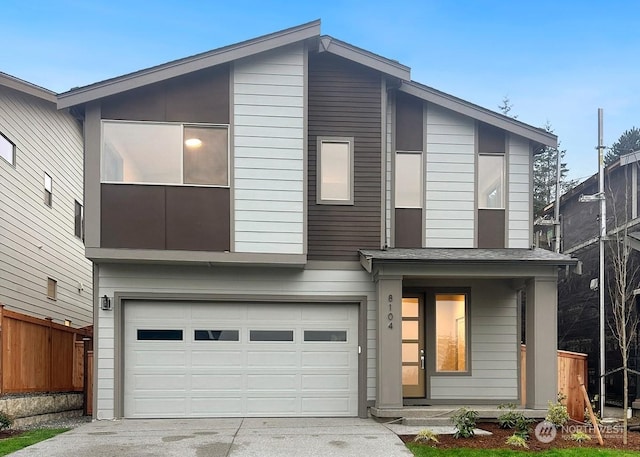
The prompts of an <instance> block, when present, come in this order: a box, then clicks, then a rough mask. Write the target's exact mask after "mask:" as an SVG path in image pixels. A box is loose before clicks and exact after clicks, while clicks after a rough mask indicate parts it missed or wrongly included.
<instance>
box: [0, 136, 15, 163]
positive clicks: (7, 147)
mask: <svg viewBox="0 0 640 457" xmlns="http://www.w3.org/2000/svg"><path fill="white" fill-rule="evenodd" d="M0 157H2V158H3V159H4V160H6V161H7V162H9V163H10V164H11V165H15V164H16V145H15V144H13V143H12V142H11V141H9V140H8V139H7V138H6V137H5V136H4V135H3V134H1V133H0Z"/></svg>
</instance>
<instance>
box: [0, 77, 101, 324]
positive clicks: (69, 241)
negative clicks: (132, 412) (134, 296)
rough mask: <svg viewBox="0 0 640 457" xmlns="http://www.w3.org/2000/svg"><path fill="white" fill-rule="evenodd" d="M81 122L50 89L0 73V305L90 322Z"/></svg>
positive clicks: (62, 321) (60, 320)
mask: <svg viewBox="0 0 640 457" xmlns="http://www.w3.org/2000/svg"><path fill="white" fill-rule="evenodd" d="M82 179H83V138H82V124H81V123H80V122H79V121H78V120H77V119H75V118H74V117H73V116H71V115H70V114H69V113H68V112H67V110H62V111H58V110H57V108H56V95H55V93H53V92H51V91H49V90H46V89H43V88H41V87H38V86H35V85H33V84H30V83H28V82H25V81H22V80H20V79H18V78H14V77H13V76H9V75H7V74H4V73H0V303H2V304H3V305H4V306H5V307H6V308H7V309H10V310H13V311H18V312H21V313H24V314H28V315H31V316H36V317H39V318H47V317H50V318H52V319H53V322H57V323H59V324H65V323H66V324H67V325H71V326H73V327H84V326H87V325H91V324H92V323H93V307H92V296H93V291H92V267H91V262H90V261H89V260H87V259H86V258H85V256H84V244H83V236H84V233H83V230H84V227H83V204H84V199H83V186H82Z"/></svg>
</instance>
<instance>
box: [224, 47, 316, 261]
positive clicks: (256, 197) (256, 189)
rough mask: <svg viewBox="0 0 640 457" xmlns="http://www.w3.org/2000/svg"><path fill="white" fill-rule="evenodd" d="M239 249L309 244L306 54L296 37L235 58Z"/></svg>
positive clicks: (288, 250) (292, 249) (293, 249)
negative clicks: (293, 42) (266, 50)
mask: <svg viewBox="0 0 640 457" xmlns="http://www.w3.org/2000/svg"><path fill="white" fill-rule="evenodd" d="M233 102H234V146H235V147H234V220H235V228H234V236H235V251H236V252H262V253H285V254H302V253H303V251H304V239H303V236H304V235H303V233H304V221H303V218H304V205H303V201H304V188H303V185H304V54H303V45H302V44H300V43H299V44H296V45H292V46H289V47H286V48H283V49H277V50H274V51H272V52H269V53H263V54H260V55H258V56H255V57H251V58H247V59H244V60H241V61H239V62H236V64H235V66H234V70H233Z"/></svg>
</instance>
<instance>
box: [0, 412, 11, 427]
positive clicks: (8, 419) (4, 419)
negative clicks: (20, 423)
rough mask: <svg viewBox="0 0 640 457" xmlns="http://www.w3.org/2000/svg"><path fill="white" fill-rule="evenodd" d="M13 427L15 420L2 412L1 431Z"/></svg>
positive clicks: (0, 419)
mask: <svg viewBox="0 0 640 457" xmlns="http://www.w3.org/2000/svg"><path fill="white" fill-rule="evenodd" d="M12 425H13V419H12V418H11V417H10V416H8V415H6V414H5V413H3V412H0V430H4V429H7V428H9V427H11V426H12Z"/></svg>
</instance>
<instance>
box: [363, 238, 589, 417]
mask: <svg viewBox="0 0 640 457" xmlns="http://www.w3.org/2000/svg"><path fill="white" fill-rule="evenodd" d="M360 260H361V264H362V266H363V267H364V268H365V270H367V271H368V272H369V273H370V274H371V275H372V279H373V280H374V281H375V283H376V290H377V299H378V304H379V307H378V315H377V316H376V317H377V342H378V347H377V359H376V362H377V367H376V370H377V390H376V399H375V404H374V405H373V407H372V408H371V409H370V411H371V413H372V414H373V415H375V416H378V417H405V418H408V417H410V416H415V417H425V416H432V417H433V418H436V417H439V416H442V417H444V416H447V420H448V417H449V416H450V414H451V413H452V411H455V410H456V409H458V408H459V407H461V406H471V407H473V408H474V409H476V410H478V411H479V412H480V414H481V416H483V415H484V416H486V418H495V417H497V416H498V415H499V414H501V413H500V412H499V411H500V410H498V408H497V406H498V405H500V404H505V403H512V404H515V405H518V406H520V405H521V403H522V393H521V387H522V381H521V379H520V375H521V369H520V344H521V341H523V340H524V341H526V343H527V353H528V356H527V359H526V370H525V372H526V382H525V383H524V384H525V386H526V387H525V388H526V393H525V397H526V402H525V403H524V409H523V411H525V414H527V415H530V416H531V417H539V416H540V414H541V412H542V411H544V410H546V408H547V402H548V401H553V400H555V399H556V395H557V361H556V360H557V359H556V348H557V335H556V328H557V324H556V319H557V317H556V316H557V280H558V267H571V266H575V265H576V264H577V260H576V259H571V258H570V257H568V256H565V255H560V254H555V253H552V252H549V251H544V250H540V249H444V248H442V249H440V248H434V249H388V250H380V251H373V250H363V251H360ZM523 303H526V306H524V307H523V306H522V304H523ZM523 308H524V310H523ZM523 321H524V325H523ZM522 328H523V330H521V329H522ZM523 332H524V335H523Z"/></svg>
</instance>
